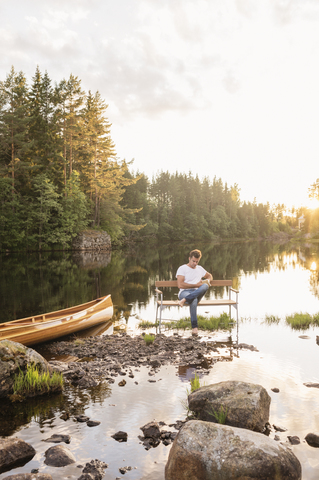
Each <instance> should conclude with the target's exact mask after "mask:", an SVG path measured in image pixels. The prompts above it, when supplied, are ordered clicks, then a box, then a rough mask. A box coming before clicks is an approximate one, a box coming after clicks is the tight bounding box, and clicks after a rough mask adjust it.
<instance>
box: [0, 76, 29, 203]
mask: <svg viewBox="0 0 319 480" xmlns="http://www.w3.org/2000/svg"><path fill="white" fill-rule="evenodd" d="M0 92H1V93H0V96H1V101H0V105H1V111H0V164H1V170H2V175H4V176H11V179H12V194H14V192H15V186H16V180H17V177H18V176H19V175H20V176H22V175H23V174H24V173H25V171H26V170H25V167H26V153H27V151H28V149H29V148H30V144H29V143H28V127H29V117H28V99H27V84H26V79H25V76H24V74H23V73H22V72H20V73H16V72H15V70H14V68H13V67H12V68H11V71H10V74H9V75H8V76H7V78H6V80H5V81H4V82H1V83H0ZM24 181H25V178H24Z"/></svg>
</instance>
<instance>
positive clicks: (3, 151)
mask: <svg viewBox="0 0 319 480" xmlns="http://www.w3.org/2000/svg"><path fill="white" fill-rule="evenodd" d="M107 107H108V106H107V104H106V102H105V100H104V99H103V98H101V95H100V93H99V92H98V91H97V92H95V93H93V92H91V91H88V92H85V91H84V90H83V89H82V86H81V80H80V79H79V78H78V77H75V76H73V75H72V74H71V75H70V77H69V78H68V79H67V80H65V79H63V80H61V81H60V82H55V84H53V83H52V81H51V79H50V78H49V75H48V73H47V72H45V73H44V74H43V73H41V71H40V69H39V68H38V67H37V69H36V71H35V74H34V76H33V77H32V79H31V82H30V84H28V82H27V79H26V77H25V75H24V74H23V72H16V71H15V69H14V67H12V68H11V71H10V72H9V74H8V75H7V76H6V78H5V79H4V80H3V81H0V250H9V251H10V250H13V251H20V250H45V249H46V250H48V249H49V250H50V249H68V248H70V246H71V244H72V240H73V239H74V238H75V236H76V235H77V234H78V233H79V232H80V231H82V230H85V229H87V228H93V229H100V230H105V231H107V232H108V233H109V234H110V236H111V239H112V243H113V244H118V245H119V244H123V243H125V242H138V241H152V242H156V243H163V242H173V241H179V242H182V241H187V242H189V241H193V240H207V241H210V240H213V239H216V238H232V239H238V238H243V239H247V238H259V237H264V238H265V237H268V236H270V235H272V234H274V233H276V232H280V231H285V232H290V231H291V229H292V228H296V227H297V226H298V217H299V216H300V215H302V214H303V215H304V216H305V219H306V220H305V222H304V227H303V228H305V229H307V230H308V231H309V230H310V229H312V230H317V229H319V228H318V227H319V221H318V219H317V218H318V215H316V216H313V214H310V213H309V211H306V210H305V209H303V210H302V209H299V210H292V211H290V212H287V210H286V208H285V205H272V206H271V205H269V204H266V205H264V204H257V203H256V202H255V201H254V202H241V200H240V188H239V186H238V185H237V184H235V185H232V186H229V185H227V184H226V183H225V184H224V183H223V182H222V180H221V179H218V178H216V177H214V178H212V179H210V178H207V177H206V178H203V179H200V178H198V176H194V175H193V174H192V173H191V172H189V173H188V174H184V173H178V172H176V173H169V172H163V171H161V172H158V173H157V174H156V175H155V176H154V177H153V178H152V179H148V178H147V177H146V176H145V175H144V174H143V173H140V172H134V171H133V170H132V169H131V164H130V163H127V162H126V161H125V160H120V159H118V157H117V155H116V148H115V145H114V142H113V141H112V138H111V124H110V122H109V120H108V118H107ZM149 161H150V162H152V159H151V158H150V159H149ZM315 185H316V184H314V186H313V189H314V190H313V194H314V195H315V194H316V190H315ZM314 192H315V193H314Z"/></svg>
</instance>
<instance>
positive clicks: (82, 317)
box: [0, 295, 113, 346]
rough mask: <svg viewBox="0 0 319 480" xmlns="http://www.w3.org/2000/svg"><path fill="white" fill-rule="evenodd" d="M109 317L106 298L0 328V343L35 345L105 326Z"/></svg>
mask: <svg viewBox="0 0 319 480" xmlns="http://www.w3.org/2000/svg"><path fill="white" fill-rule="evenodd" d="M112 316H113V304H112V299H111V295H107V296H105V297H102V298H100V299H98V300H94V301H92V302H88V303H84V304H82V305H78V306H76V307H71V308H66V309H64V310H59V311H57V312H50V313H47V314H45V315H38V316H36V317H28V318H24V319H19V320H15V321H13V322H7V323H3V324H0V340H5V339H6V340H11V341H13V342H18V343H22V344H23V345H26V346H29V345H35V344H37V343H42V342H47V341H51V340H55V339H56V338H59V337H63V336H65V335H70V334H72V333H76V332H79V331H81V330H85V329H87V328H90V327H93V326H95V325H99V324H101V323H104V322H107V321H108V320H110V319H111V318H112Z"/></svg>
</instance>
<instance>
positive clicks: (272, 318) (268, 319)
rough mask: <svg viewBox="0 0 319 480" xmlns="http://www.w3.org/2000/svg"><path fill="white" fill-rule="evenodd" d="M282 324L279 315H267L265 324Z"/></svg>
mask: <svg viewBox="0 0 319 480" xmlns="http://www.w3.org/2000/svg"><path fill="white" fill-rule="evenodd" d="M279 322H280V317H278V316H277V315H266V317H265V323H267V324H268V325H271V324H273V323H275V324H277V325H278V323H279Z"/></svg>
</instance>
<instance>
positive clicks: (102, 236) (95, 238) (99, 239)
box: [72, 230, 112, 252]
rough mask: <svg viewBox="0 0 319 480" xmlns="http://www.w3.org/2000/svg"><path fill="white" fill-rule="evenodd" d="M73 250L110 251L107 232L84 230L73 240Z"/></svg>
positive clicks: (109, 240)
mask: <svg viewBox="0 0 319 480" xmlns="http://www.w3.org/2000/svg"><path fill="white" fill-rule="evenodd" d="M72 247H73V249H74V250H94V251H99V252H100V251H103V252H108V251H110V250H111V249H112V244H111V237H110V235H109V234H108V233H107V232H98V231H97V230H84V231H83V232H81V233H79V235H78V236H77V237H76V238H75V239H74V240H73V244H72Z"/></svg>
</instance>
